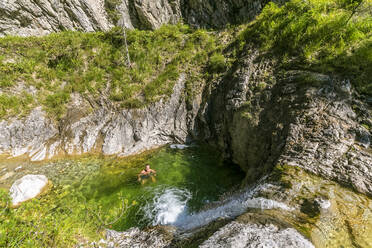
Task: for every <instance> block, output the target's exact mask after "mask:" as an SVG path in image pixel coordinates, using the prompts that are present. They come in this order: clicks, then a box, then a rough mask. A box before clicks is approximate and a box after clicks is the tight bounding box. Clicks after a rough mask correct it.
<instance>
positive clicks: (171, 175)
mask: <svg viewBox="0 0 372 248" xmlns="http://www.w3.org/2000/svg"><path fill="white" fill-rule="evenodd" d="M173 148H175V147H173ZM181 148H182V147H181ZM145 164H150V165H151V168H153V169H155V170H156V171H157V176H156V182H153V181H152V180H148V181H147V182H146V183H144V184H143V185H142V184H141V183H139V182H138V181H137V174H138V173H139V172H140V171H141V170H142V169H143V168H144V166H145ZM8 167H9V166H8ZM31 173H32V174H44V175H46V176H47V177H48V178H49V179H50V180H51V181H52V182H53V184H54V185H59V186H62V187H68V188H71V189H73V191H72V192H78V194H79V195H80V196H83V198H84V199H85V200H86V201H87V202H94V203H95V204H96V205H98V206H100V207H101V208H102V210H103V212H107V213H110V210H111V209H115V208H118V207H119V206H120V204H121V202H122V200H123V199H126V200H127V201H128V202H129V203H131V202H133V201H136V202H137V204H136V205H135V206H133V207H131V208H130V209H129V210H128V211H127V213H126V214H125V215H124V216H123V217H122V218H120V220H119V221H118V222H116V223H114V224H113V225H112V227H111V228H113V229H115V230H120V231H121V230H126V229H128V228H130V227H134V226H138V227H144V226H149V225H159V224H161V225H175V226H177V227H179V228H180V229H182V228H184V227H186V228H187V226H188V225H190V221H191V222H193V220H191V219H190V216H195V217H196V216H197V213H201V212H205V211H207V210H205V208H206V206H211V205H213V203H214V202H215V201H217V200H219V199H220V198H221V196H222V195H223V194H225V193H226V192H229V191H231V190H232V189H233V188H234V187H236V188H237V187H239V185H240V182H241V180H242V179H243V176H244V173H243V172H242V171H240V170H239V169H238V166H236V165H226V164H223V163H222V162H221V161H220V159H219V156H218V154H217V153H216V151H214V150H211V149H210V148H208V147H203V146H197V147H190V148H186V149H177V147H176V149H171V148H170V147H165V148H161V149H158V150H156V151H152V152H149V153H145V154H142V155H139V156H133V157H129V158H123V159H117V158H102V157H101V158H100V157H94V156H90V157H82V158H78V159H63V160H58V161H52V162H47V163H43V164H26V163H23V164H22V169H20V170H18V171H17V173H16V174H15V175H17V178H19V177H21V175H22V174H31ZM10 179H11V180H10V181H14V179H15V178H10Z"/></svg>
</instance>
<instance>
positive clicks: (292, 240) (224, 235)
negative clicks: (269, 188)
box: [199, 221, 314, 248]
mask: <svg viewBox="0 0 372 248" xmlns="http://www.w3.org/2000/svg"><path fill="white" fill-rule="evenodd" d="M260 246H262V247H293V248H312V247H314V246H313V244H312V243H311V242H310V241H308V240H306V239H305V238H304V237H303V236H302V235H301V234H299V233H298V232H297V231H296V230H295V229H293V228H280V227H278V226H276V225H275V224H265V225H262V224H243V223H239V222H235V221H233V222H231V223H230V224H228V225H226V226H224V227H223V228H221V229H220V230H219V231H218V232H216V233H215V234H213V235H212V236H211V237H210V238H209V239H208V240H207V241H205V242H204V243H203V244H202V245H201V246H199V247H202V248H209V247H216V248H223V247H247V248H248V247H252V248H253V247H260Z"/></svg>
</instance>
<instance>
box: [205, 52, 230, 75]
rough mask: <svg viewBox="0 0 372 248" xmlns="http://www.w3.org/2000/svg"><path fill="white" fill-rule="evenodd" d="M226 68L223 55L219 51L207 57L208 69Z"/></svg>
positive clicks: (220, 69)
mask: <svg viewBox="0 0 372 248" xmlns="http://www.w3.org/2000/svg"><path fill="white" fill-rule="evenodd" d="M225 68H226V61H225V57H224V56H223V55H222V54H221V53H214V54H213V55H212V56H211V57H210V59H209V69H210V71H211V72H216V73H218V72H222V71H224V70H225Z"/></svg>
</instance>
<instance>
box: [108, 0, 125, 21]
mask: <svg viewBox="0 0 372 248" xmlns="http://www.w3.org/2000/svg"><path fill="white" fill-rule="evenodd" d="M104 3H105V10H106V13H107V16H108V17H109V19H110V20H111V22H112V23H114V24H117V23H118V21H119V20H120V17H121V16H120V12H119V11H118V6H119V5H120V4H121V3H122V1H120V0H105V2H104Z"/></svg>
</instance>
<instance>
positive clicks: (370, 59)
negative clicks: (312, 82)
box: [240, 0, 372, 95]
mask: <svg viewBox="0 0 372 248" xmlns="http://www.w3.org/2000/svg"><path fill="white" fill-rule="evenodd" d="M371 9H372V1H371V0H331V1H330V0H309V1H302V0H291V1H289V2H287V3H286V4H285V5H283V6H282V7H279V6H278V5H276V4H275V3H269V4H267V5H266V7H265V8H264V9H263V11H262V13H261V14H260V15H259V16H258V18H257V20H256V21H254V22H253V23H251V24H250V25H249V26H248V27H247V29H246V30H245V31H244V32H243V33H242V34H241V36H240V41H241V42H240V43H243V44H244V43H245V42H250V43H254V44H258V45H259V46H260V48H261V49H262V50H263V51H265V52H267V53H268V54H269V56H272V55H274V56H279V58H280V61H281V62H282V65H283V67H284V68H285V69H296V68H297V69H308V70H312V71H319V72H323V73H336V74H339V75H346V76H347V77H351V79H352V81H353V83H354V85H356V86H357V88H358V89H359V91H360V92H362V93H366V94H371V95H372V83H371V78H372V69H371V68H372V13H371ZM241 47H243V46H241Z"/></svg>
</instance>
